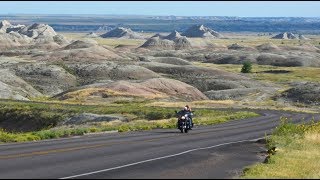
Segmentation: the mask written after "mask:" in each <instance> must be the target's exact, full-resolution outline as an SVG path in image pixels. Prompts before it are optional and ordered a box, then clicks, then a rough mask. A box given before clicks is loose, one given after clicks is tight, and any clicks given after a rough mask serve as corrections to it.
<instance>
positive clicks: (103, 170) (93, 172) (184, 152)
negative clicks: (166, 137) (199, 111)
mask: <svg viewBox="0 0 320 180" xmlns="http://www.w3.org/2000/svg"><path fill="white" fill-rule="evenodd" d="M259 139H261V138H256V139H249V140H241V141H234V142H229V143H222V144H218V145H214V146H208V147H202V148H196V149H190V150H187V151H183V152H181V153H177V154H172V155H167V156H162V157H158V158H153V159H148V160H144V161H139V162H135V163H131V164H126V165H122V166H117V167H113V168H108V169H102V170H98V171H92V172H88V173H83V174H78V175H73V176H67V177H62V178H59V179H71V178H76V177H80V176H87V175H91V174H97V173H101V172H107V171H111V170H114V169H120V168H124V167H128V166H133V165H137V164H142V163H146V162H150V161H155V160H159V159H165V158H170V157H174V156H179V155H182V154H186V153H189V152H192V151H197V150H203V149H210V148H214V147H218V146H223V145H228V144H235V143H240V142H246V141H257V140H259Z"/></svg>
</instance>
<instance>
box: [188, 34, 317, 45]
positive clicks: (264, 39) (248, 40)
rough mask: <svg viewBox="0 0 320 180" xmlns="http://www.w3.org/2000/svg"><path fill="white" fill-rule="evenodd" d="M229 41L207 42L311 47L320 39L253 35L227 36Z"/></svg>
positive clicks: (214, 40)
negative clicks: (310, 45)
mask: <svg viewBox="0 0 320 180" xmlns="http://www.w3.org/2000/svg"><path fill="white" fill-rule="evenodd" d="M228 37H229V39H211V40H209V42H211V43H216V44H219V45H225V46H228V45H231V44H234V43H238V44H240V45H244V46H251V47H254V46H258V45H261V44H264V43H269V42H271V43H273V44H275V45H277V46H297V45H300V44H303V43H310V44H312V45H319V41H320V37H319V36H310V38H311V39H310V40H296V39H291V40H286V39H270V38H271V37H272V36H253V35H246V36H239V35H236V36H234V35H233V36H228ZM191 39H192V41H194V42H195V43H200V42H201V41H203V39H202V38H191Z"/></svg>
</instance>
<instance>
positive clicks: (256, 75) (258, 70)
mask: <svg viewBox="0 0 320 180" xmlns="http://www.w3.org/2000/svg"><path fill="white" fill-rule="evenodd" d="M194 64H195V65H197V66H202V67H209V68H218V69H223V70H225V71H229V72H232V73H239V74H241V75H245V76H248V77H250V78H253V79H255V80H261V81H267V82H273V83H282V84H283V83H290V82H297V81H300V82H301V81H311V82H320V68H316V67H279V66H270V65H257V64H253V65H252V73H247V74H243V73H240V71H241V68H242V65H241V64H212V63H200V62H194ZM270 70H285V71H288V72H286V73H270V72H269V73H268V72H266V71H270Z"/></svg>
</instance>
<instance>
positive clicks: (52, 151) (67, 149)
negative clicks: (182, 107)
mask: <svg viewBox="0 0 320 180" xmlns="http://www.w3.org/2000/svg"><path fill="white" fill-rule="evenodd" d="M231 129H236V128H231ZM217 131H221V130H215V132H217ZM209 133H212V131H206V132H198V133H192V135H193V136H192V137H194V136H198V135H203V134H209ZM174 136H175V137H177V138H178V137H185V136H176V135H171V136H165V137H158V138H151V139H146V140H137V141H123V142H113V143H102V144H95V145H87V146H77V147H69V148H61V149H53V150H47V151H34V152H30V153H22V154H12V155H0V160H1V159H13V158H19V157H28V156H35V155H46V154H53V153H62V152H68V151H77V150H83V149H92V148H99V147H103V146H110V145H119V144H132V143H137V142H152V141H155V140H158V139H163V138H170V137H174Z"/></svg>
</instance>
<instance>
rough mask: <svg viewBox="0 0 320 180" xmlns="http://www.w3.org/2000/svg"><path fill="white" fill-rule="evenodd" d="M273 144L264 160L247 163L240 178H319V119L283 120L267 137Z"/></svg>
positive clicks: (269, 144) (269, 145)
mask: <svg viewBox="0 0 320 180" xmlns="http://www.w3.org/2000/svg"><path fill="white" fill-rule="evenodd" d="M267 147H268V148H269V149H270V148H271V147H276V149H275V152H271V153H270V154H269V159H268V161H267V163H261V164H256V165H253V166H250V167H247V168H246V169H245V171H244V175H243V176H242V178H250V179H251V178H253V179H260V178H272V179H274V178H277V179H278V178H290V179H293V178H294V179H296V178H297V179H300V178H301V179H319V178H320V171H319V169H320V151H319V149H320V123H319V122H318V123H314V122H313V123H311V124H300V125H296V124H292V123H290V122H287V120H283V122H282V123H281V124H280V126H278V127H277V128H276V129H275V131H274V132H273V134H272V136H271V137H269V138H267Z"/></svg>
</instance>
